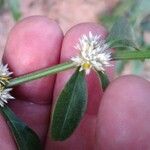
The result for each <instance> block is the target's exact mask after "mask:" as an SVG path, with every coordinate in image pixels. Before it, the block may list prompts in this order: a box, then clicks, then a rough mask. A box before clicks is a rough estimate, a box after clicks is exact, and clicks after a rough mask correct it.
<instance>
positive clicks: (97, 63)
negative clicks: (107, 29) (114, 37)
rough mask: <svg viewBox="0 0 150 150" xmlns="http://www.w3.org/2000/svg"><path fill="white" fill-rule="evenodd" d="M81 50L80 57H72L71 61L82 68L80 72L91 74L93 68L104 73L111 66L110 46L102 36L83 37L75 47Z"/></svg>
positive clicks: (90, 35) (90, 34)
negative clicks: (106, 67)
mask: <svg viewBox="0 0 150 150" xmlns="http://www.w3.org/2000/svg"><path fill="white" fill-rule="evenodd" d="M75 49H77V50H79V55H78V56H76V57H72V58H71V60H72V61H73V62H74V63H75V64H76V65H77V66H80V70H79V71H82V70H85V72H86V74H89V73H90V70H91V68H92V69H95V70H97V71H102V72H103V71H104V70H105V69H104V67H105V66H111V64H110V60H111V51H110V49H109V45H108V44H107V43H106V41H105V40H104V39H102V37H101V36H98V35H95V36H93V35H92V33H91V32H89V35H88V36H86V35H83V36H82V38H81V39H79V43H77V45H76V46H75Z"/></svg>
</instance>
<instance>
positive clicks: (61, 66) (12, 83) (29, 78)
mask: <svg viewBox="0 0 150 150" xmlns="http://www.w3.org/2000/svg"><path fill="white" fill-rule="evenodd" d="M74 67H76V66H75V65H74V63H72V62H66V63H63V64H59V65H56V66H53V67H49V68H46V69H42V70H39V71H35V72H32V73H29V74H26V75H23V76H19V77H16V78H13V79H11V80H10V82H9V84H8V85H7V87H13V86H16V85H20V84H23V83H26V82H29V81H32V80H36V79H39V78H42V77H45V76H48V75H52V74H56V73H58V72H61V71H64V70H68V69H71V68H74Z"/></svg>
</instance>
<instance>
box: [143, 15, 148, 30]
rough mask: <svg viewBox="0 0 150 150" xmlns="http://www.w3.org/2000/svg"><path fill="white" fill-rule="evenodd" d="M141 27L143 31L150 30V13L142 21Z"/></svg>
mask: <svg viewBox="0 0 150 150" xmlns="http://www.w3.org/2000/svg"><path fill="white" fill-rule="evenodd" d="M141 28H142V30H143V31H150V15H148V16H146V17H145V18H144V19H143V20H142V22H141Z"/></svg>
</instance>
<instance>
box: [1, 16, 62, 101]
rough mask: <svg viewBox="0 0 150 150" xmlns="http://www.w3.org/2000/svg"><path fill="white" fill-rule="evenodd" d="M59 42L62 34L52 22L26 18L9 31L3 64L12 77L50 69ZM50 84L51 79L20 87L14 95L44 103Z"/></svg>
mask: <svg viewBox="0 0 150 150" xmlns="http://www.w3.org/2000/svg"><path fill="white" fill-rule="evenodd" d="M62 39H63V33H62V31H61V29H60V27H59V25H58V24H57V23H56V22H55V21H53V20H50V19H48V18H47V17H43V16H32V17H28V18H26V19H23V20H22V21H20V22H19V23H18V24H16V25H15V27H14V28H13V29H12V30H11V32H10V34H9V37H8V40H7V44H6V48H5V53H4V60H5V62H6V63H8V64H9V67H10V68H11V71H13V73H14V76H19V75H22V74H26V73H29V72H32V71H35V70H39V69H41V68H45V67H48V66H53V65H55V64H57V63H58V62H59V57H60V48H61V43H62ZM53 83H54V76H53V77H48V78H42V79H40V80H37V81H33V82H30V83H27V84H25V85H21V86H20V87H19V88H18V89H16V91H15V93H16V97H18V98H20V99H22V98H23V99H24V100H25V99H28V100H30V101H33V102H37V103H45V102H46V103H47V102H48V101H49V100H50V98H51V96H52V91H53ZM50 93H51V94H50Z"/></svg>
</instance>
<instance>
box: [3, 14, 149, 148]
mask: <svg viewBox="0 0 150 150" xmlns="http://www.w3.org/2000/svg"><path fill="white" fill-rule="evenodd" d="M89 31H92V33H94V34H101V35H103V36H106V30H105V29H104V28H103V27H101V26H99V25H97V24H94V23H83V24H79V25H76V26H74V27H73V28H71V29H70V30H69V31H68V32H67V34H66V35H65V37H63V34H62V31H61V29H60V28H59V26H58V25H57V23H55V22H54V21H52V20H49V19H47V18H46V17H40V16H36V17H29V18H27V19H24V20H23V21H21V22H20V23H18V24H17V25H16V26H15V27H14V28H13V29H12V31H11V33H10V35H9V37H8V41H7V44H6V49H5V53H4V57H3V59H4V62H5V63H8V64H9V67H10V69H11V71H13V72H14V75H15V76H18V75H21V74H25V73H28V72H32V71H35V70H38V69H41V68H45V67H48V66H53V65H55V64H58V63H60V62H63V61H66V60H68V59H69V58H70V57H71V56H74V54H75V53H76V50H74V48H73V46H74V45H75V44H76V43H77V41H78V39H79V37H80V36H81V35H82V34H85V33H88V32H89ZM72 73H73V70H72V71H65V72H62V73H59V74H58V75H57V77H56V76H50V77H46V78H42V79H39V80H36V81H32V82H30V83H26V84H24V85H21V86H19V87H17V88H14V94H13V95H14V96H15V98H16V100H14V101H11V102H10V104H9V105H10V107H11V109H12V110H13V111H14V112H15V113H16V115H17V116H19V117H20V118H21V119H22V120H23V121H24V122H26V123H27V124H28V125H29V126H30V127H31V128H32V129H33V130H34V131H36V133H37V134H38V135H39V137H40V139H41V141H42V143H43V147H45V148H43V149H45V150H50V149H52V150H59V149H60V150H94V149H97V150H120V149H124V150H130V149H132V150H134V149H135V150H137V149H138V150H143V149H144V150H146V149H150V144H149V143H150V142H149V137H150V127H149V124H150V119H149V114H150V107H149V104H150V101H149V97H150V84H149V82H148V81H146V80H144V79H141V78H139V77H136V76H124V77H120V78H119V79H117V80H115V81H113V82H112V83H111V84H110V86H109V87H108V89H107V90H106V92H105V93H104V95H103V93H102V90H101V88H100V87H99V84H98V82H99V81H98V79H97V77H96V75H95V74H94V73H91V74H90V75H88V76H87V80H88V89H89V103H88V109H87V112H86V114H85V116H84V118H83V119H82V121H81V123H80V125H79V127H78V128H77V129H76V131H75V132H74V134H73V135H72V136H71V137H70V138H69V139H67V140H66V141H64V142H56V141H52V140H51V139H50V138H49V134H48V128H49V118H50V114H51V110H52V107H51V106H52V101H53V100H56V98H57V96H58V95H59V93H60V91H61V89H62V88H63V86H64V85H65V83H66V82H67V81H68V79H69V77H70V76H71V74H72ZM108 74H109V75H110V77H112V76H113V70H112V69H111V70H110V69H109V70H108ZM100 103H101V104H100ZM0 122H1V126H0V149H1V150H16V149H17V148H16V145H15V142H14V140H13V137H12V135H11V133H10V131H9V128H8V126H7V124H6V122H5V120H4V119H3V117H2V116H0Z"/></svg>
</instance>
